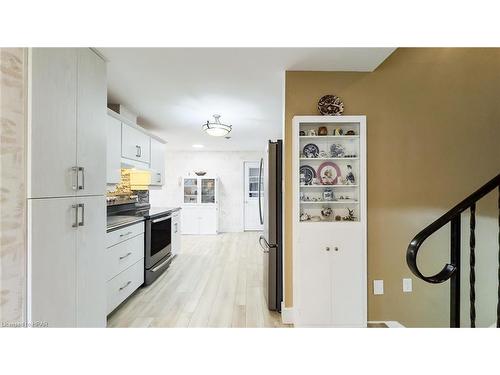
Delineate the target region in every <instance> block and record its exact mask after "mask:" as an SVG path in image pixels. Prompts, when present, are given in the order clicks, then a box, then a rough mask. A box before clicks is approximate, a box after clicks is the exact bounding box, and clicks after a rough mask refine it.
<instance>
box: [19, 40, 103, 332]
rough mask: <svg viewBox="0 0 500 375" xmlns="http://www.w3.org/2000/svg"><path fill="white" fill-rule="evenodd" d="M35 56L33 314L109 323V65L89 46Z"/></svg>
mask: <svg viewBox="0 0 500 375" xmlns="http://www.w3.org/2000/svg"><path fill="white" fill-rule="evenodd" d="M29 56H30V60H29V64H28V68H29V70H30V75H29V77H30V78H29V82H28V92H29V108H30V109H29V112H28V114H29V122H28V127H29V131H28V134H29V137H28V155H29V157H28V160H29V165H28V208H29V210H28V238H29V240H28V258H29V272H28V318H29V320H30V321H32V322H36V321H40V322H47V323H48V324H49V326H53V327H104V326H105V323H106V320H105V319H106V315H105V313H106V297H105V274H104V268H103V267H104V263H103V261H104V250H105V228H106V205H105V198H104V193H105V187H106V164H105V163H104V160H105V157H106V131H105V126H106V66H105V63H104V61H103V60H102V59H101V58H100V57H99V56H97V55H96V54H95V53H94V52H93V51H92V50H90V49H87V48H81V49H77V48H55V49H52V48H49V49H46V48H33V49H30V53H29ZM32 198H37V199H32Z"/></svg>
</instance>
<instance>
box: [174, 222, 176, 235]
mask: <svg viewBox="0 0 500 375" xmlns="http://www.w3.org/2000/svg"><path fill="white" fill-rule="evenodd" d="M174 227H175V230H174V233H177V223H175V224H174Z"/></svg>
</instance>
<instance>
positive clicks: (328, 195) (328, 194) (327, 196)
mask: <svg viewBox="0 0 500 375" xmlns="http://www.w3.org/2000/svg"><path fill="white" fill-rule="evenodd" d="M323 200H325V201H334V200H335V194H333V190H332V189H325V191H323Z"/></svg>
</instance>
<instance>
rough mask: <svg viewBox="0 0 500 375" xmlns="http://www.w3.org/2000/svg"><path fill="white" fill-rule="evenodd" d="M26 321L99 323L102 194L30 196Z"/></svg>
mask: <svg viewBox="0 0 500 375" xmlns="http://www.w3.org/2000/svg"><path fill="white" fill-rule="evenodd" d="M28 210H29V214H28V216H29V232H30V240H29V242H30V254H29V258H30V261H29V265H30V266H29V285H28V289H29V296H30V302H29V320H30V321H32V322H46V323H47V324H48V326H49V327H104V326H105V318H106V314H105V313H106V311H105V306H106V295H105V289H104V287H105V280H104V272H103V269H102V267H103V265H104V251H103V249H104V241H105V237H104V236H105V228H106V219H105V218H106V216H105V213H106V205H105V200H104V197H100V196H96V197H67V198H51V199H30V200H29V201H28Z"/></svg>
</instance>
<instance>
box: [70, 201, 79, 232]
mask: <svg viewBox="0 0 500 375" xmlns="http://www.w3.org/2000/svg"><path fill="white" fill-rule="evenodd" d="M71 207H72V208H74V209H75V221H74V223H73V225H72V227H73V228H77V227H78V207H80V205H78V204H74V205H72V206H71Z"/></svg>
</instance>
